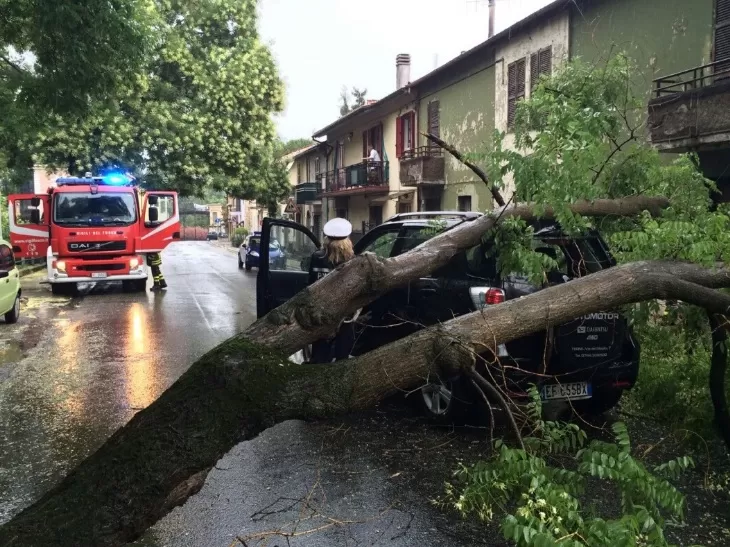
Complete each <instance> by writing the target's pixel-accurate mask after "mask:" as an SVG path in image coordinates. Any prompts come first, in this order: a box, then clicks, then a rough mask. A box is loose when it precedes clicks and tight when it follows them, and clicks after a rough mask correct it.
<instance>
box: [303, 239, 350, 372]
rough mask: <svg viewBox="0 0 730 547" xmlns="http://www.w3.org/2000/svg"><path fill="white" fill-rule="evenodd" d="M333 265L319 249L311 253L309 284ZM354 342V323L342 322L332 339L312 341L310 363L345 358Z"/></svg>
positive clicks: (318, 278)
mask: <svg viewBox="0 0 730 547" xmlns="http://www.w3.org/2000/svg"><path fill="white" fill-rule="evenodd" d="M334 269H335V265H334V264H332V262H330V261H329V260H328V259H327V255H326V254H325V252H324V251H323V250H322V249H320V250H318V251H315V252H314V253H313V254H312V259H311V262H310V264H309V284H310V285H311V284H312V283H314V282H316V281H319V280H320V279H321V278H323V277H324V276H326V275H327V274H328V273H330V272H331V271H332V270H334ZM354 344H355V325H354V324H353V323H344V322H343V323H342V324H341V325H340V328H339V329H338V331H337V334H336V335H335V337H334V339H330V340H318V341H316V342H314V343H312V359H311V362H312V363H331V362H332V359H337V360H340V359H347V357H348V356H349V355H350V351H352V347H353V345H354Z"/></svg>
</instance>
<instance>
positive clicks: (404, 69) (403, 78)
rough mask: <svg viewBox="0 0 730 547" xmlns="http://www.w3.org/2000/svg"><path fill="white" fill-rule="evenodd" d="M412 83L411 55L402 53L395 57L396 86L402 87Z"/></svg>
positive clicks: (397, 87)
mask: <svg viewBox="0 0 730 547" xmlns="http://www.w3.org/2000/svg"><path fill="white" fill-rule="evenodd" d="M410 83H411V56H410V55H408V54H407V53H400V54H399V55H398V56H397V57H396V58H395V86H396V89H401V88H403V87H405V86H407V85H408V84H410Z"/></svg>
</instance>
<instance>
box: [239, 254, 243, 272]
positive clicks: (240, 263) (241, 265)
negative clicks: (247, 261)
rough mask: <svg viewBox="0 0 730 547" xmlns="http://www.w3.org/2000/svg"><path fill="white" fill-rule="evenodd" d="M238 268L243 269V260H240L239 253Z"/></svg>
mask: <svg viewBox="0 0 730 547" xmlns="http://www.w3.org/2000/svg"><path fill="white" fill-rule="evenodd" d="M238 269H239V270H243V261H242V260H241V255H238Z"/></svg>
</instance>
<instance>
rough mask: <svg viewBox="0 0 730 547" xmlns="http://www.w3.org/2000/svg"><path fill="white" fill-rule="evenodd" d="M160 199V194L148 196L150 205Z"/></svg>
mask: <svg viewBox="0 0 730 547" xmlns="http://www.w3.org/2000/svg"><path fill="white" fill-rule="evenodd" d="M159 199H160V198H159V197H158V196H149V197H148V198H147V203H149V204H150V205H157V202H158V201H159Z"/></svg>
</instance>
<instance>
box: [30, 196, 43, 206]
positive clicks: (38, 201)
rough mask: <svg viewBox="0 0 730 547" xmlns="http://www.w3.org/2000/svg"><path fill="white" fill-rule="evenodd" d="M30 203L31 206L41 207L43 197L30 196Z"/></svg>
mask: <svg viewBox="0 0 730 547" xmlns="http://www.w3.org/2000/svg"><path fill="white" fill-rule="evenodd" d="M30 205H31V207H40V206H41V198H30Z"/></svg>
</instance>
